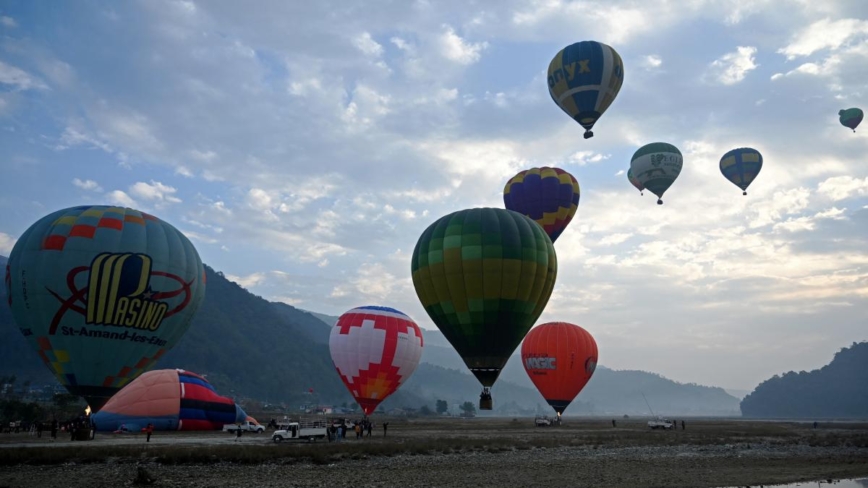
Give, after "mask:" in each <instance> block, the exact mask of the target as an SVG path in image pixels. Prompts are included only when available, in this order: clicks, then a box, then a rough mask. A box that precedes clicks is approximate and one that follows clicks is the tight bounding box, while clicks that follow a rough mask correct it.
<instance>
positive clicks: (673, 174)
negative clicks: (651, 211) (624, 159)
mask: <svg viewBox="0 0 868 488" xmlns="http://www.w3.org/2000/svg"><path fill="white" fill-rule="evenodd" d="M683 164H684V158H683V157H682V156H681V151H679V150H678V148H677V147H675V146H673V145H672V144H668V143H665V142H652V143H651V144H646V145H644V146H642V147H640V148H639V150H638V151H636V153H635V154H633V159H632V160H631V161H630V169H631V170H633V176H634V177H635V178H636V180H637V181H638V182H639V184H640V185H642V186H643V187H645V189H646V190H648V191H650V192H651V193H653V194H655V195H657V205H663V193H665V192H666V190H668V189H669V187H670V186H671V185H672V183H673V182H675V179H676V178H678V175H679V174H680V173H681V166H682V165H683Z"/></svg>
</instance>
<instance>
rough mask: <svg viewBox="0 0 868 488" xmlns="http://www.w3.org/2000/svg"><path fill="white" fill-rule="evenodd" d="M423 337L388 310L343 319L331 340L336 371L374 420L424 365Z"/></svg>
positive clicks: (405, 318)
mask: <svg viewBox="0 0 868 488" xmlns="http://www.w3.org/2000/svg"><path fill="white" fill-rule="evenodd" d="M422 345H423V344H422V331H421V330H419V326H418V325H416V323H415V322H413V320H412V319H411V318H410V317H408V316H407V315H404V314H403V313H401V312H399V311H397V310H395V309H394V308H388V307H358V308H354V309H352V310H350V311H349V312H347V313H345V314H343V315H341V317H340V318H339V319H338V322H337V323H336V324H335V326H334V327H332V331H331V335H330V336H329V351H330V352H331V356H332V361H333V362H334V365H335V369H337V371H338V374H339V375H340V377H341V380H343V382H344V385H346V387H347V389H348V390H350V393H351V394H352V395H353V398H355V399H356V402H358V404H359V406H360V407H362V410H363V411H364V412H365V415H370V414H371V413H373V412H374V410H375V409H376V408H377V405H379V404H380V402H382V401H383V400H385V399H386V397H388V396H389V395H391V394H392V393H395V390H397V389H398V387H399V386H401V385H402V384H403V383H404V382H405V381H407V378H409V377H410V375H412V374H413V371H415V370H416V366H418V365H419V359H420V358H421V357H422Z"/></svg>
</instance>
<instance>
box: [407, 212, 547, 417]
mask: <svg viewBox="0 0 868 488" xmlns="http://www.w3.org/2000/svg"><path fill="white" fill-rule="evenodd" d="M557 270H558V264H557V256H556V254H555V248H554V246H553V245H552V241H551V239H549V236H548V235H546V233H545V232H544V231H543V229H542V227H540V226H539V225H537V224H536V223H535V222H534V221H533V220H531V219H530V218H528V217H526V216H524V215H522V214H520V213H518V212H513V211H511V210H502V209H497V208H474V209H468V210H461V211H458V212H454V213H451V214H449V215H446V216H445V217H441V218H440V219H438V220H437V221H436V222H434V223H433V224H431V225H430V226H429V227H428V228H427V229H426V230H425V232H423V233H422V236H421V237H419V241H418V242H417V243H416V248H415V249H414V250H413V260H412V264H411V271H412V274H413V285H414V287H415V288H416V294H417V295H418V296H419V300H420V301H421V302H422V305H423V306H424V307H425V311H426V312H428V315H429V316H430V317H431V320H432V321H434V324H435V325H436V326H437V328H439V329H440V331H441V332H442V333H443V335H444V336H445V337H446V339H447V340H448V341H449V343H450V344H452V346H453V347H454V348H455V350H456V351H457V352H458V354H459V355H460V356H461V358H462V359H463V360H464V363H465V364H466V365H467V367H468V368H469V369H470V371H471V372H472V373H473V374H474V375H475V376H476V378H477V379H478V380H479V382H480V383H482V386H483V391H482V395H480V403H479V408H480V409H482V410H491V408H492V400H491V392H490V388H491V386H492V385H494V382H495V381H496V380H497V377H498V376H499V375H500V371H501V369H503V366H504V365H505V364H506V361H507V360H508V359H509V356H510V355H511V354H512V353H513V351H515V349H516V347H518V345H519V343H521V340H522V339H523V338H524V336H525V334H527V331H528V330H530V328H531V327H532V326H533V324H534V322H536V319H537V318H539V316H540V314H541V313H542V312H543V310H544V309H545V306H546V304H547V303H548V300H549V297H550V296H551V293H552V288H554V285H555V278H556V276H557Z"/></svg>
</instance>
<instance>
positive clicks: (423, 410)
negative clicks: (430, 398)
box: [419, 405, 434, 415]
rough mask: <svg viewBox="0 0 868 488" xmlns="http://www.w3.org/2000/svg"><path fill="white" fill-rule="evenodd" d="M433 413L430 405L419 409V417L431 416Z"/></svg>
mask: <svg viewBox="0 0 868 488" xmlns="http://www.w3.org/2000/svg"><path fill="white" fill-rule="evenodd" d="M432 413H434V412H432V411H431V408H430V407H428V405H422V408H420V409H419V415H431V414H432Z"/></svg>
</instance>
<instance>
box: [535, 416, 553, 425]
mask: <svg viewBox="0 0 868 488" xmlns="http://www.w3.org/2000/svg"><path fill="white" fill-rule="evenodd" d="M534 424H535V425H536V426H537V427H549V426H551V425H552V421H551V419H549V418H548V417H537V418H535V419H534Z"/></svg>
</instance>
